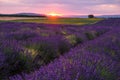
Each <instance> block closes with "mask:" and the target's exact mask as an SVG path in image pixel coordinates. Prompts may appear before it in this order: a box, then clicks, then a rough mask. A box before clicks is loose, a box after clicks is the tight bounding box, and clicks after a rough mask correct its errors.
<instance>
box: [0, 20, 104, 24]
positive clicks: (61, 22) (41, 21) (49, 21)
mask: <svg viewBox="0 0 120 80" xmlns="http://www.w3.org/2000/svg"><path fill="white" fill-rule="evenodd" d="M100 20H102V19H100V18H91V19H90V18H55V19H52V18H37V19H36V18H35V19H34V18H33V19H17V20H6V21H10V22H35V23H46V24H72V25H85V24H93V23H96V22H98V21H100ZM1 21H4V20H1Z"/></svg>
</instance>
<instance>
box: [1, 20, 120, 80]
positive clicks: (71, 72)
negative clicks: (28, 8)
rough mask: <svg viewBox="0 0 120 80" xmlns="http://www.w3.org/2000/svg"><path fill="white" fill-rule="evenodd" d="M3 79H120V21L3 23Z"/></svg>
mask: <svg viewBox="0 0 120 80" xmlns="http://www.w3.org/2000/svg"><path fill="white" fill-rule="evenodd" d="M0 80H120V19H119V18H118V19H115V18H113V19H112V18H111V19H104V20H101V21H98V22H95V23H94V24H93V23H92V24H87V25H70V24H43V23H32V22H7V21H6V22H4V21H2V22H0Z"/></svg>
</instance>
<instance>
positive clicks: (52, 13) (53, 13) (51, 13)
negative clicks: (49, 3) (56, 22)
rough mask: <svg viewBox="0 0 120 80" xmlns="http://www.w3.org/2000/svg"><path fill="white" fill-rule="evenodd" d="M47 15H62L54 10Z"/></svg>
mask: <svg viewBox="0 0 120 80" xmlns="http://www.w3.org/2000/svg"><path fill="white" fill-rule="evenodd" d="M48 15H49V16H53V17H55V16H62V14H59V13H55V12H50V13H49V14H48Z"/></svg>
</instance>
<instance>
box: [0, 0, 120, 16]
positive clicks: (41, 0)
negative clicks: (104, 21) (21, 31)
mask: <svg viewBox="0 0 120 80" xmlns="http://www.w3.org/2000/svg"><path fill="white" fill-rule="evenodd" d="M22 12H32V13H38V14H50V13H52V12H54V13H57V14H62V15H88V14H94V15H120V0H0V13H7V14H12V13H22Z"/></svg>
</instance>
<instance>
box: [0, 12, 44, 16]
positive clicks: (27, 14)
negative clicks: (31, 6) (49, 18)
mask: <svg viewBox="0 0 120 80" xmlns="http://www.w3.org/2000/svg"><path fill="white" fill-rule="evenodd" d="M0 16H1V17H4V16H5V17H46V15H44V14H36V13H16V14H0Z"/></svg>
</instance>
